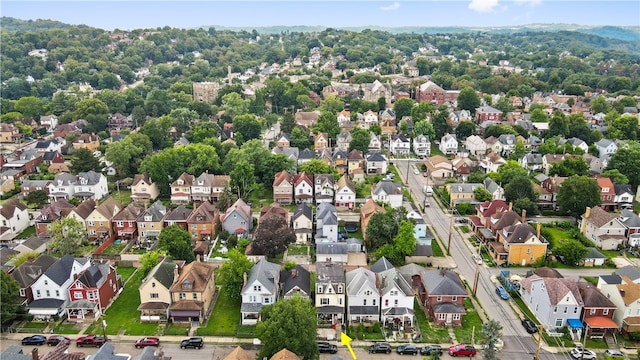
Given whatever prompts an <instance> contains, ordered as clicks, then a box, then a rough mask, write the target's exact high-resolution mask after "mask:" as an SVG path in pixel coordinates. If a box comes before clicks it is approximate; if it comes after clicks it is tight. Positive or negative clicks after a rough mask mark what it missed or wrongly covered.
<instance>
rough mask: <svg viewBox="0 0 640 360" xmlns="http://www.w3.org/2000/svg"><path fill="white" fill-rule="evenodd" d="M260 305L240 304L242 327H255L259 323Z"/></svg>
mask: <svg viewBox="0 0 640 360" xmlns="http://www.w3.org/2000/svg"><path fill="white" fill-rule="evenodd" d="M260 309H262V304H260V303H242V305H240V313H241V314H242V325H255V324H257V323H258V321H260Z"/></svg>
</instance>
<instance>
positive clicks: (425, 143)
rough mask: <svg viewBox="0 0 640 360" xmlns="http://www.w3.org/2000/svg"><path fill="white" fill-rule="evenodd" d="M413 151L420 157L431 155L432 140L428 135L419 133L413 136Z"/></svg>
mask: <svg viewBox="0 0 640 360" xmlns="http://www.w3.org/2000/svg"><path fill="white" fill-rule="evenodd" d="M413 152H414V153H415V154H416V155H417V156H418V157H419V158H420V159H423V158H425V157H429V156H431V141H430V140H429V137H428V136H426V135H418V136H416V137H415V138H413Z"/></svg>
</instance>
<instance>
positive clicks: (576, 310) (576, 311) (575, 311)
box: [573, 306, 578, 314]
mask: <svg viewBox="0 0 640 360" xmlns="http://www.w3.org/2000/svg"><path fill="white" fill-rule="evenodd" d="M573 313H574V314H577V313H578V307H577V306H576V307H574V308H573Z"/></svg>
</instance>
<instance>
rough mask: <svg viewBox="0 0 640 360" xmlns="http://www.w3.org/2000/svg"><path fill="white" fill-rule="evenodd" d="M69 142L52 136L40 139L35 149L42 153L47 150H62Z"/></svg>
mask: <svg viewBox="0 0 640 360" xmlns="http://www.w3.org/2000/svg"><path fill="white" fill-rule="evenodd" d="M66 144H67V142H66V141H65V139H63V138H55V137H54V138H52V139H47V140H44V139H43V140H38V141H37V142H36V146H35V147H34V149H35V150H36V151H37V152H38V153H39V154H41V155H44V154H45V153H47V152H61V151H62V148H63V147H64V146H65V145H66Z"/></svg>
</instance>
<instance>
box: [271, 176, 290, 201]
mask: <svg viewBox="0 0 640 360" xmlns="http://www.w3.org/2000/svg"><path fill="white" fill-rule="evenodd" d="M273 201H275V202H277V203H278V204H282V205H290V204H291V203H293V179H292V176H291V174H289V173H288V172H287V171H286V170H282V171H281V172H279V173H277V174H276V176H275V179H274V180H273Z"/></svg>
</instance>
